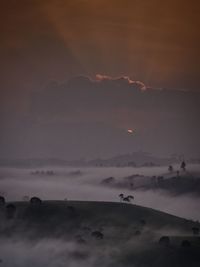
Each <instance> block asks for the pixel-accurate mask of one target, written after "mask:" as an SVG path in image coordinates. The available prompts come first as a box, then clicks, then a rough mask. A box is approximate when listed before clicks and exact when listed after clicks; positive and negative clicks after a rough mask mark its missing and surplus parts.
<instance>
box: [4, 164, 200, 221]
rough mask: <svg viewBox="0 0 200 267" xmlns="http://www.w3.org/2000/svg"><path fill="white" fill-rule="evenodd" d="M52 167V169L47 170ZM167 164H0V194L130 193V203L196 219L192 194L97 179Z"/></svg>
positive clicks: (199, 205)
mask: <svg viewBox="0 0 200 267" xmlns="http://www.w3.org/2000/svg"><path fill="white" fill-rule="evenodd" d="M188 168H189V172H191V173H193V175H194V174H195V175H198V173H200V172H199V170H200V166H199V165H193V166H192V165H191V166H189V167H188ZM47 170H53V173H51V172H50V174H49V173H47ZM166 172H167V167H144V168H132V167H131V168H72V167H66V168H60V167H56V168H54V167H52V166H51V167H45V168H43V169H37V171H36V170H35V169H15V168H10V169H9V168H1V170H0V194H1V195H4V196H5V198H6V199H7V200H10V201H14V200H22V199H23V198H24V196H30V197H31V196H38V197H40V198H41V199H49V200H54V199H57V200H63V199H69V200H90V201H92V200H96V201H120V199H119V197H118V195H119V194H120V193H124V194H129V195H130V194H131V195H134V201H133V203H134V204H137V205H141V206H146V207H151V208H154V209H158V210H161V211H164V212H167V213H171V214H174V215H177V216H180V217H184V218H187V219H193V220H200V214H199V210H200V201H198V200H199V198H198V197H197V196H195V195H192V194H185V195H179V196H171V195H170V194H167V193H166V192H163V191H159V190H157V191H154V190H145V191H142V190H141V191H140V190H137V191H134V190H130V189H124V188H115V187H110V186H109V187H106V186H103V185H102V184H101V181H102V180H103V179H105V178H108V177H115V178H116V179H120V178H123V177H126V176H129V175H133V174H139V175H145V176H148V177H151V176H153V175H163V174H165V173H166Z"/></svg>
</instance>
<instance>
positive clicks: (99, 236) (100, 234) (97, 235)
mask: <svg viewBox="0 0 200 267" xmlns="http://www.w3.org/2000/svg"><path fill="white" fill-rule="evenodd" d="M91 235H92V236H93V237H95V238H96V239H103V238H104V235H103V233H102V232H100V231H93V232H92V233H91Z"/></svg>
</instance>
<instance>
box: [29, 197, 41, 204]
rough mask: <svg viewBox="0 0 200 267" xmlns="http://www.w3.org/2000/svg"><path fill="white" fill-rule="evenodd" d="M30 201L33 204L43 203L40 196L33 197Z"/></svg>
mask: <svg viewBox="0 0 200 267" xmlns="http://www.w3.org/2000/svg"><path fill="white" fill-rule="evenodd" d="M30 203H31V204H33V205H41V204H42V200H41V199H40V198H39V197H32V198H31V199H30Z"/></svg>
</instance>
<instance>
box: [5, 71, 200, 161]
mask: <svg viewBox="0 0 200 267" xmlns="http://www.w3.org/2000/svg"><path fill="white" fill-rule="evenodd" d="M144 88H145V90H144ZM199 106H200V94H199V93H197V92H190V91H180V90H167V89H153V88H148V87H146V86H145V85H144V84H143V83H142V82H138V81H133V80H131V79H130V78H129V77H126V76H124V77H117V78H112V77H108V76H105V75H100V74H99V75H98V76H96V78H94V79H91V78H89V77H86V76H78V77H74V78H71V79H69V80H68V81H67V82H65V83H58V82H52V83H50V84H49V85H48V86H47V87H46V88H44V89H43V90H38V91H36V92H34V93H32V94H31V96H30V98H29V104H28V105H27V107H26V112H25V113H24V114H22V113H21V114H15V116H12V117H10V118H9V120H8V119H7V120H6V122H5V125H4V131H3V132H2V133H1V144H2V151H1V155H2V156H5V155H6V156H9V157H11V156H18V157H19V156H21V157H26V156H27V155H28V156H29V157H32V156H36V157H37V156H41V157H49V156H58V157H67V158H77V157H83V156H88V157H96V156H111V155H113V154H118V153H126V152H132V151H135V150H145V151H149V152H153V153H159V154H170V153H174V152H176V153H185V154H186V155H198V147H199V138H198V136H199V134H200V128H199V123H198V114H199ZM4 121H5V117H4ZM127 129H133V130H134V134H133V135H129V134H128V133H127Z"/></svg>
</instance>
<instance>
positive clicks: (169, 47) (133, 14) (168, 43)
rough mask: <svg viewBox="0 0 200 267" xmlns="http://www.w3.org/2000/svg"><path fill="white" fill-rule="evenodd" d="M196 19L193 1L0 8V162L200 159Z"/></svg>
mask: <svg viewBox="0 0 200 267" xmlns="http://www.w3.org/2000/svg"><path fill="white" fill-rule="evenodd" d="M199 12H200V4H199V1H197V0H191V1H184V0H182V1H180V0H176V1H172V0H169V1H158V0H151V1H148V0H123V1H122V0H119V1H116V0H115V1H114V0H110V1H105V0H101V1H100V0H93V1H92V0H66V1H64V0H42V1H41V0H40V1H39V0H28V1H27V0H20V1H17V0H10V1H6V0H3V1H2V3H1V10H0V13H1V14H0V20H1V21H0V32H1V37H0V38H1V42H0V58H1V64H0V125H1V132H0V146H1V149H0V157H1V158H2V157H3V158H4V157H14V158H19V157H20V158H21V157H53V156H54V157H64V158H79V157H99V156H101V157H106V156H111V155H114V154H118V153H127V152H131V151H137V150H144V151H148V152H152V153H154V154H165V155H166V154H170V153H184V154H186V155H199V156H200V153H199V149H198V147H199V145H200V144H199V143H200V141H199V133H200V128H199V122H198V116H199V111H200V110H199V109H200V108H199V107H200V105H199V104H200V103H199V102H200V96H199V94H200V88H199V77H200V73H199V72H200V70H199V64H200V52H199V45H200V36H199V25H200V19H199ZM128 129H132V130H133V133H130V132H129V133H127V130H128Z"/></svg>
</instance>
